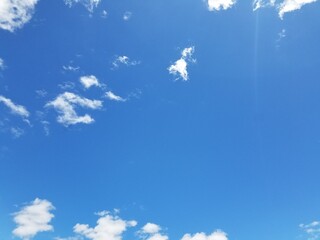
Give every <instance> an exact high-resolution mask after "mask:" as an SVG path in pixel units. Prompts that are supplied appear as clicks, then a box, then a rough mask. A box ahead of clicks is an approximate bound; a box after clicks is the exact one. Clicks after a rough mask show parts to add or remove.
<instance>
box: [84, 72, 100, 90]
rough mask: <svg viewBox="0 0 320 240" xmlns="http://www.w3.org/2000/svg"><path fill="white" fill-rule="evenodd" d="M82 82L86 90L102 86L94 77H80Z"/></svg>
mask: <svg viewBox="0 0 320 240" xmlns="http://www.w3.org/2000/svg"><path fill="white" fill-rule="evenodd" d="M80 82H81V84H82V85H83V86H84V87H85V88H86V89H88V88H90V87H92V86H96V87H99V86H100V83H99V80H98V79H97V78H96V77H95V76H93V75H90V76H82V77H80Z"/></svg>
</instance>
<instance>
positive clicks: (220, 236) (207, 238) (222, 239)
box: [181, 230, 228, 240]
mask: <svg viewBox="0 0 320 240" xmlns="http://www.w3.org/2000/svg"><path fill="white" fill-rule="evenodd" d="M181 240H228V237H227V234H226V233H225V232H223V231H221V230H217V231H215V232H213V233H211V234H210V235H206V234H205V233H196V234H194V235H191V234H185V235H184V236H183V237H182V239H181Z"/></svg>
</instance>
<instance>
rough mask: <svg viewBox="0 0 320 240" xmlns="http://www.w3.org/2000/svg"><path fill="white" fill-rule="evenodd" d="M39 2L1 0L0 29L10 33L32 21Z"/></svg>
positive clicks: (36, 0) (34, 0)
mask: <svg viewBox="0 0 320 240" xmlns="http://www.w3.org/2000/svg"><path fill="white" fill-rule="evenodd" d="M37 2H38V0H1V1H0V28H2V29H4V30H8V31H10V32H13V31H15V30H16V29H18V28H21V27H23V25H24V24H26V23H27V22H29V21H30V19H31V17H32V15H33V12H34V8H35V6H36V4H37Z"/></svg>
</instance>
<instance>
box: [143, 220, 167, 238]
mask: <svg viewBox="0 0 320 240" xmlns="http://www.w3.org/2000/svg"><path fill="white" fill-rule="evenodd" d="M160 231H161V227H160V226H159V225H157V224H154V223H147V224H146V225H144V226H143V227H142V228H141V229H140V230H139V231H138V235H139V237H140V238H141V239H143V240H168V239H169V237H168V236H167V235H164V234H162V233H160Z"/></svg>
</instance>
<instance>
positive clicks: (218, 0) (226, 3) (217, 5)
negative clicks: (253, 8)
mask: <svg viewBox="0 0 320 240" xmlns="http://www.w3.org/2000/svg"><path fill="white" fill-rule="evenodd" d="M235 3H236V0H208V9H209V11H220V10H227V9H228V8H231V7H232V6H233V5H234V4H235Z"/></svg>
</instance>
